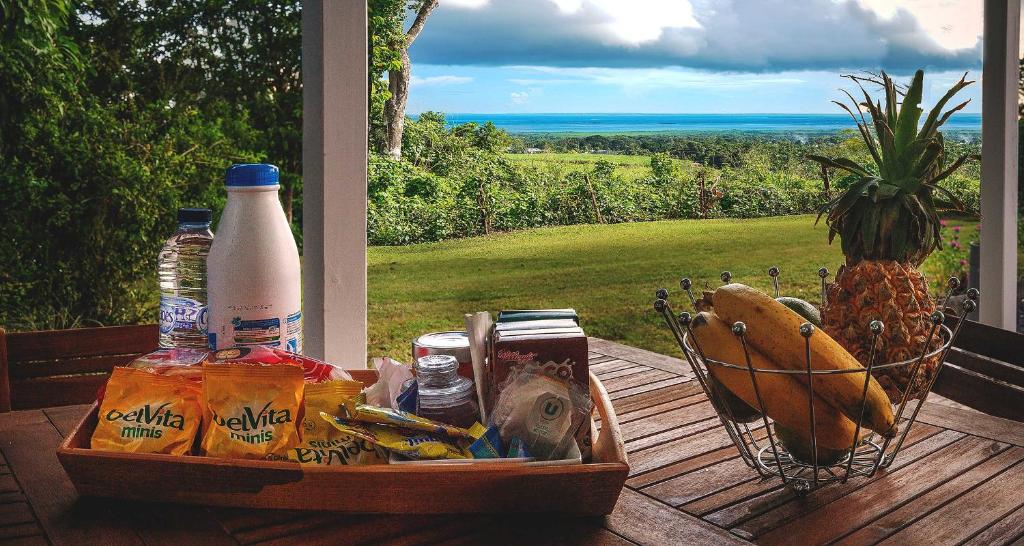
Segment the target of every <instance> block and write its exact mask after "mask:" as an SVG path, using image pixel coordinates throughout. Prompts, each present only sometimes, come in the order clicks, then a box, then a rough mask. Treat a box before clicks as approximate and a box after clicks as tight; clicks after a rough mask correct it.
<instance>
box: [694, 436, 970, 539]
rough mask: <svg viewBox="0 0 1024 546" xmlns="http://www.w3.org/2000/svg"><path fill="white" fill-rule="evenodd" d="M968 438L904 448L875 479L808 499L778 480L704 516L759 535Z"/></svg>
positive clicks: (837, 486) (938, 439)
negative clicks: (763, 491) (761, 491)
mask: <svg viewBox="0 0 1024 546" xmlns="http://www.w3.org/2000/svg"><path fill="white" fill-rule="evenodd" d="M965 437H966V435H965V434H963V433H960V432H955V431H942V432H939V433H938V434H935V435H934V436H931V437H929V438H927V439H925V440H922V441H921V442H918V443H916V444H914V445H912V446H908V447H905V448H903V451H902V452H901V453H900V456H899V457H897V458H896V460H895V461H894V462H893V464H892V465H891V466H890V467H889V469H888V470H887V471H886V472H881V471H880V472H879V473H878V474H875V475H874V476H872V477H871V478H860V479H857V480H851V481H850V482H847V483H845V484H833V485H830V486H829V487H824V488H822V489H819V490H817V491H814V492H812V493H810V494H808V495H807V496H806V497H799V496H798V495H797V494H795V493H794V492H793V491H792V490H791V489H789V488H788V487H787V488H783V487H781V486H780V485H779V482H778V481H775V480H772V481H771V482H769V483H767V484H764V485H763V486H762V487H764V488H765V489H766V490H769V491H768V492H767V493H766V494H763V495H757V496H755V497H751V498H748V499H746V500H743V501H741V502H738V503H736V504H730V505H728V506H726V507H724V508H722V509H720V510H716V511H714V512H710V513H706V514H704V515H703V516H702V517H704V518H705V519H707V520H708V521H710V522H712V523H715V524H716V525H720V526H722V527H726V528H732V527H735V526H736V525H738V524H740V523H741V522H746V521H748V520H752V521H750V523H749V524H747V528H748V529H753V530H754V532H752V531H750V530H748V531H747V532H748V533H749V534H750V535H756V534H758V533H757V532H756V531H757V530H759V529H760V528H761V527H769V528H770V527H775V526H778V525H781V524H783V523H786V522H788V521H789V520H791V519H795V518H798V517H800V515H802V514H804V513H806V512H807V511H809V510H812V509H814V508H816V507H818V506H823V505H825V504H828V503H829V502H832V501H834V500H836V499H838V498H840V497H842V496H843V495H846V494H848V493H850V492H852V491H855V490H857V489H859V488H861V487H863V486H865V485H867V484H868V483H870V482H871V481H873V480H878V479H881V478H882V477H883V476H885V475H888V474H890V473H892V472H894V471H897V470H899V469H900V468H902V467H904V466H906V465H907V464H910V463H912V462H914V461H916V460H918V459H920V458H922V457H924V456H926V455H929V454H931V453H933V452H935V451H938V450H940V449H942V448H944V447H946V446H948V445H950V444H952V443H954V442H956V441H958V440H961V439H963V438H965ZM686 508H688V507H685V506H684V509H686Z"/></svg>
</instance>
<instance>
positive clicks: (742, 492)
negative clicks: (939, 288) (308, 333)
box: [0, 339, 1024, 545]
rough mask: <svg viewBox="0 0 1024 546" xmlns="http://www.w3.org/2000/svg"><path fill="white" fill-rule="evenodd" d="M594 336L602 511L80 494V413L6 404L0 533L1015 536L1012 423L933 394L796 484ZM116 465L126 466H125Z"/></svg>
mask: <svg viewBox="0 0 1024 546" xmlns="http://www.w3.org/2000/svg"><path fill="white" fill-rule="evenodd" d="M591 349H592V351H593V353H592V355H591V358H592V360H591V365H592V369H593V370H594V371H595V372H596V373H597V375H598V376H599V377H601V379H602V380H603V382H604V384H605V386H606V387H607V389H608V391H609V392H610V393H611V397H612V398H613V399H614V405H615V407H616V410H617V412H618V415H619V419H620V420H621V422H622V432H623V435H624V436H625V439H626V447H627V449H628V451H629V457H630V464H631V466H632V471H631V475H630V478H629V480H628V481H627V487H626V489H625V490H623V492H622V495H621V497H620V498H619V503H618V505H617V506H616V508H615V511H614V512H613V513H612V514H611V515H610V516H608V517H607V518H583V519H579V518H568V519H566V518H558V517H552V516H529V519H526V517H527V516H517V515H505V516H442V517H432V516H409V517H403V516H384V515H380V516H350V515H337V514H330V513H309V512H306V513H303V512H284V511H253V510H241V509H224V508H205V507H193V506H170V505H158V504H139V503H131V502H125V501H114V500H103V499H93V498H79V497H78V496H77V494H76V493H75V490H74V487H73V486H72V485H71V483H70V482H69V481H68V478H67V476H66V475H65V474H64V471H63V469H62V468H61V466H60V464H59V463H58V462H57V458H56V456H55V454H54V449H55V448H56V446H57V444H58V442H59V441H60V439H61V438H62V437H63V436H64V435H65V434H66V433H67V432H68V431H69V430H70V428H71V426H72V425H73V424H74V423H75V422H76V421H77V420H78V419H79V418H80V416H81V415H82V413H83V412H84V411H85V407H84V406H67V407H60V408H50V409H45V410H33V411H20V412H13V413H7V414H0V453H2V455H3V461H0V462H2V464H3V466H0V540H4V539H7V540H13V541H16V542H19V543H24V544H46V543H47V542H50V543H54V544H134V543H149V544H179V543H188V544H190V545H195V544H205V543H211V544H234V543H252V542H264V541H266V542H276V543H304V544H309V543H344V544H356V543H388V542H393V543H406V544H413V543H430V542H444V543H468V544H476V543H484V542H502V543H506V542H507V543H532V542H540V541H544V542H553V543H579V544H627V543H630V542H634V543H639V544H718V543H722V544H728V543H744V542H745V540H744V539H750V540H755V541H757V542H763V543H767V544H781V543H795V544H814V543H824V542H829V541H833V540H840V541H841V542H844V543H850V544H853V543H874V542H878V541H887V542H891V543H901V544H913V543H928V544H932V545H935V544H953V543H961V542H963V541H968V542H970V543H975V544H1001V543H1011V542H1013V541H1021V540H1022V536H1024V494H1022V491H1024V424H1022V423H1018V422H1016V421H1009V420H1005V419H1000V418H996V417H990V416H987V415H984V414H980V413H977V412H974V411H972V410H968V409H961V408H955V407H949V406H946V405H941V404H932V403H929V404H928V405H927V406H926V407H925V409H924V410H923V411H922V415H921V417H920V418H919V423H918V424H917V425H915V427H914V428H913V429H912V431H911V433H910V435H909V436H908V443H909V445H907V446H906V447H905V448H904V451H903V452H901V453H900V456H899V458H898V459H897V460H896V462H895V463H894V464H893V466H892V467H891V468H890V469H889V470H888V471H880V472H879V473H878V474H876V475H875V476H874V477H873V478H871V479H868V480H864V479H859V480H856V481H851V482H850V483H849V484H847V485H835V486H830V487H827V488H824V489H822V490H819V491H817V492H814V493H811V494H810V495H807V496H806V497H804V498H798V497H796V496H794V495H793V494H791V493H790V492H789V491H787V490H786V489H783V488H781V487H780V486H779V485H778V483H777V482H775V481H771V482H767V483H762V482H760V481H759V480H758V479H756V478H755V474H754V471H753V470H751V469H749V468H747V467H746V466H744V464H743V462H742V461H741V460H740V459H739V456H738V453H737V451H736V448H735V447H733V446H732V445H731V444H730V443H729V440H728V437H727V436H726V434H725V432H724V430H723V429H722V427H721V425H720V424H719V422H718V420H717V418H716V417H715V415H714V412H713V410H712V409H711V406H710V404H709V403H708V401H707V399H706V398H705V397H704V395H703V393H702V392H701V390H700V387H699V385H697V384H696V383H695V382H694V381H692V380H691V377H690V373H689V369H688V368H687V367H686V366H685V365H684V364H683V363H682V362H681V361H680V360H678V359H675V358H669V357H666V356H662V355H657V354H654V353H650V352H647V351H642V350H639V349H634V348H631V347H626V346H623V345H619V344H615V343H611V342H607V341H603V340H599V339H592V340H591ZM110 479H112V480H130V479H131V472H130V469H126V472H125V473H124V474H122V475H118V476H111V477H110ZM352 494H353V495H358V494H359V493H358V492H357V491H353V493H352ZM423 502H430V499H423Z"/></svg>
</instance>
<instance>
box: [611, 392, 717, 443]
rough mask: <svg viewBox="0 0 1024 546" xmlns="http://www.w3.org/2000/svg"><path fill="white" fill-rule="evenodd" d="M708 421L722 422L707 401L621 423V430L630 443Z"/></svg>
mask: <svg viewBox="0 0 1024 546" xmlns="http://www.w3.org/2000/svg"><path fill="white" fill-rule="evenodd" d="M708 419H714V421H715V423H717V424H721V421H720V420H719V419H718V413H717V412H715V408H714V407H713V406H712V405H711V402H707V401H705V402H700V403H697V404H691V405H689V406H683V407H681V408H676V409H672V410H666V411H662V412H660V413H657V414H654V415H649V416H647V417H644V418H642V419H637V420H633V421H629V422H627V423H620V428H621V429H622V439H623V440H625V441H626V443H629V442H632V441H634V440H637V439H639V438H643V437H645V436H652V435H655V434H658V433H664V432H667V431H670V430H672V429H675V428H679V427H681V426H685V425H688V424H691V423H696V422H698V421H706V420H708ZM637 449H639V448H637Z"/></svg>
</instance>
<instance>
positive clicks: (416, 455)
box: [320, 413, 473, 459]
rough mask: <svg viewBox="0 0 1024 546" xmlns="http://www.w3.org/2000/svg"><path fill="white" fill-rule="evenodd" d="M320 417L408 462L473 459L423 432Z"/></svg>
mask: <svg viewBox="0 0 1024 546" xmlns="http://www.w3.org/2000/svg"><path fill="white" fill-rule="evenodd" d="M320 417H321V418H322V419H324V420H325V421H327V422H328V423H330V424H331V425H332V426H334V428H336V429H338V430H340V431H341V432H343V433H345V434H351V435H352V436H355V437H356V438H361V439H363V440H366V441H368V442H372V443H374V444H377V445H378V446H380V447H382V448H384V449H390V450H391V451H393V452H395V453H398V454H399V455H404V456H406V457H409V458H410V459H472V458H473V457H472V455H471V454H470V453H469V452H468V451H466V450H465V449H463V448H462V447H461V446H459V445H458V444H456V443H454V442H453V441H452V440H450V439H447V438H442V437H440V436H435V435H433V434H429V433H426V432H421V431H418V430H409V429H404V428H395V427H389V426H387V425H375V424H371V423H354V422H351V421H347V420H345V419H341V418H339V417H335V416H333V415H328V414H326V413H321V414H320Z"/></svg>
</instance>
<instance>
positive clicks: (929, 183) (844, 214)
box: [808, 70, 976, 403]
mask: <svg viewBox="0 0 1024 546" xmlns="http://www.w3.org/2000/svg"><path fill="white" fill-rule="evenodd" d="M848 77H849V78H851V79H852V80H853V81H854V82H855V83H856V84H857V86H858V87H859V88H860V92H861V93H863V95H864V102H862V103H860V104H858V103H857V100H856V99H854V98H853V95H851V94H850V93H849V92H846V91H844V92H845V93H846V95H847V96H848V97H849V98H850V100H851V101H853V107H852V108H851V107H850V106H847V105H846V104H843V103H841V102H838V101H834V102H835V103H836V104H838V105H839V106H840V107H841V108H843V109H844V110H846V112H847V113H849V114H850V115H851V116H852V117H853V118H854V121H855V122H856V123H857V127H858V129H859V130H860V134H861V137H862V138H863V139H864V143H865V144H866V145H867V149H868V152H869V153H870V154H871V158H872V160H873V161H872V162H871V163H868V164H866V165H861V164H858V163H857V162H855V161H852V160H850V159H847V158H836V159H830V158H826V157H822V156H815V155H810V156H808V159H810V160H812V161H816V162H818V163H820V164H821V165H824V166H826V167H831V168H835V169H838V170H840V171H844V172H845V173H847V174H848V176H847V177H846V178H845V179H844V182H848V183H849V187H848V189H846V190H845V191H843V192H842V193H841V194H840V195H839V196H837V197H836V198H835V199H833V200H831V201H829V202H828V203H826V204H825V205H824V206H823V207H822V209H821V213H820V214H819V215H818V219H819V220H820V219H821V216H823V215H827V216H826V223H827V224H828V227H829V243H831V242H832V241H833V240H834V238H835V236H836V235H838V236H839V238H840V240H841V243H842V249H843V254H844V255H845V257H846V263H845V264H844V265H843V266H841V267H840V268H839V271H838V272H837V273H836V278H835V282H833V283H831V284H830V285H829V286H828V287H827V289H826V298H825V301H824V302H823V303H822V306H821V316H822V322H823V327H824V329H825V332H827V333H828V334H829V335H830V336H832V337H833V338H834V339H835V340H836V341H838V342H839V343H840V344H841V345H842V346H843V347H845V348H846V349H847V350H848V351H850V353H851V354H853V355H854V356H855V357H856V358H857V359H858V360H859V361H860V362H861V363H862V364H864V365H865V366H867V364H868V359H869V355H870V351H871V340H872V334H871V332H870V331H869V324H870V323H871V321H873V320H881V321H882V322H883V323H884V324H885V331H884V332H883V334H882V335H881V337H880V338H879V340H878V346H877V355H876V359H875V362H876V363H878V364H881V363H886V362H895V361H900V360H908V359H911V358H914V357H916V356H918V355H920V354H921V351H922V349H924V344H925V343H927V340H928V336H929V332H930V330H931V327H932V324H931V322H930V315H931V313H933V312H934V311H935V302H934V301H933V300H932V298H931V297H930V296H929V295H928V283H927V282H926V280H925V277H924V275H922V274H921V272H920V271H918V270H917V268H918V267H919V266H920V265H921V263H922V262H923V261H924V259H925V258H927V257H928V255H929V254H931V252H932V251H933V250H935V249H937V248H940V247H941V240H940V232H939V211H943V210H961V209H962V204H961V203H960V202H959V201H958V200H957V199H956V197H955V196H953V195H952V194H951V193H949V192H948V191H947V190H945V189H944V188H942V187H941V186H939V185H938V183H939V182H940V181H941V180H943V179H944V178H946V177H948V176H949V175H950V174H952V173H953V172H954V171H956V169H958V168H959V167H960V166H961V165H963V163H964V162H965V161H967V160H968V159H973V158H975V157H976V156H964V157H960V158H958V159H957V160H956V161H953V162H952V163H951V164H949V165H947V164H946V157H945V154H944V148H943V140H942V134H941V133H939V131H938V129H939V127H940V126H941V125H942V124H943V123H945V122H946V120H948V119H949V117H950V116H951V115H952V114H953V113H954V112H956V111H958V110H960V109H961V108H963V107H964V106H966V105H967V103H968V102H970V101H967V102H963V103H961V104H959V105H957V106H955V107H953V108H951V109H950V110H948V111H947V112H945V113H943V112H942V109H943V108H944V107H945V105H946V103H947V102H948V101H949V100H950V99H951V98H952V97H953V96H954V95H955V94H956V93H957V92H958V91H960V90H961V89H963V88H964V87H966V86H968V85H970V84H971V83H973V82H970V81H967V80H966V74H965V75H964V77H963V78H961V79H960V81H959V82H958V83H957V84H956V85H954V86H953V87H952V88H951V89H950V90H949V91H948V92H946V94H945V96H943V97H942V99H940V100H939V102H938V103H937V104H936V105H935V107H934V108H933V109H932V110H931V112H930V113H929V114H928V117H927V118H926V119H925V122H924V124H923V125H922V126H921V127H920V130H918V125H919V121H920V118H921V114H922V113H923V112H922V110H921V108H920V106H919V103H920V102H921V91H922V87H923V80H924V73H923V72H922V71H920V70H918V71H917V73H916V74H915V75H914V78H913V80H912V81H911V83H910V86H909V87H907V88H905V93H904V90H902V89H899V88H898V87H897V86H896V84H895V83H893V81H892V79H891V78H890V77H889V76H888V75H887V74H885V72H882V73H881V80H880V81H877V80H875V79H874V78H870V79H865V78H861V77H857V76H848ZM863 81H869V82H874V83H879V84H881V85H882V86H883V87H884V90H885V104H884V106H883V105H882V103H881V102H875V101H873V100H872V98H871V96H870V95H869V94H868V93H867V91H865V90H864V87H863V85H862V82H863ZM900 95H903V100H902V106H898V104H897V102H898V99H899V97H900ZM861 108H863V109H864V110H867V111H868V113H869V114H870V116H871V125H869V124H868V121H867V120H866V119H865V116H864V114H863V112H862V110H861ZM932 345H933V346H932V347H929V350H930V349H934V348H935V347H937V346H938V345H939V343H938V336H936V339H934V340H933V341H932ZM937 367H938V359H937V358H933V359H930V360H928V361H925V362H924V363H923V364H922V369H921V371H920V372H919V373H918V379H917V381H915V383H914V385H910V384H909V383H910V379H911V378H910V375H911V372H912V371H913V366H912V365H910V366H900V367H896V368H888V369H883V370H877V371H875V372H874V374H875V376H876V378H877V379H878V381H879V383H881V385H882V387H883V388H884V389H885V391H886V394H888V395H889V398H890V400H892V401H893V402H894V403H896V402H898V401H899V400H900V399H901V397H902V396H903V393H904V392H907V391H908V390H909V391H910V397H911V398H914V397H920V396H921V395H922V394H923V391H924V390H925V389H926V388H927V385H928V384H929V383H930V382H931V379H932V377H933V376H934V375H935V373H936V371H937Z"/></svg>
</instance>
